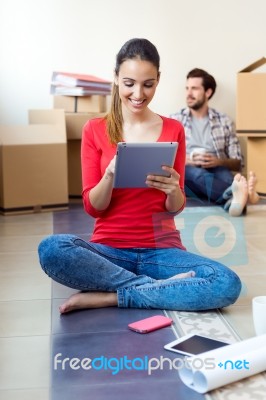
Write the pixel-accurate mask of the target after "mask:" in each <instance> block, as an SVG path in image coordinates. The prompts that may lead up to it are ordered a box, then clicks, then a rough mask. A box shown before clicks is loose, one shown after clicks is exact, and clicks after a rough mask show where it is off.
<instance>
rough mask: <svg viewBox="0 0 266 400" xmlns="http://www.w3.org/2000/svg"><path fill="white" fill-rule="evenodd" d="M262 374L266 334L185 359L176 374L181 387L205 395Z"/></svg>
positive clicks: (265, 365) (264, 364)
mask: <svg viewBox="0 0 266 400" xmlns="http://www.w3.org/2000/svg"><path fill="white" fill-rule="evenodd" d="M265 370H266V334H265V335H260V336H256V337H253V338H250V339H247V340H243V341H241V342H237V343H234V344H230V345H228V346H224V347H220V348H219V349H215V350H211V351H207V352H205V353H201V354H198V355H197V356H193V357H188V358H187V359H186V361H185V363H184V365H183V366H182V368H181V369H179V370H178V373H179V376H180V378H181V380H182V381H183V383H185V385H187V386H188V387H190V388H191V389H194V390H195V391H196V392H198V393H206V392H208V391H210V390H213V389H217V388H218V387H221V386H224V385H228V384H229V383H233V382H236V381H239V380H241V379H244V378H247V377H249V376H252V375H255V374H258V373H260V372H263V371H265Z"/></svg>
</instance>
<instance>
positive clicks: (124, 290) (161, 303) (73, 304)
mask: <svg viewBox="0 0 266 400" xmlns="http://www.w3.org/2000/svg"><path fill="white" fill-rule="evenodd" d="M159 68H160V57H159V54H158V51H157V49H156V47H155V46H154V45H153V44H152V43H151V42H150V41H148V40H147V39H131V40H129V41H128V42H126V43H125V44H124V46H123V47H122V48H121V50H120V51H119V53H118V55H117V59H116V67H115V76H114V85H113V92H112V102H111V110H110V112H109V114H108V115H107V117H106V118H96V119H93V120H89V121H88V122H87V123H86V124H85V126H84V129H83V135H82V149H81V158H82V181H83V192H82V195H83V203H84V208H85V210H86V212H87V213H89V214H90V215H92V216H93V217H95V218H96V222H95V227H94V231H93V234H92V237H91V239H90V241H88V242H86V241H84V240H82V239H80V238H78V237H77V236H74V235H54V236H50V237H48V238H46V239H44V240H43V241H42V243H41V244H40V246H39V254H40V262H41V265H42V268H43V269H44V271H45V272H46V273H47V274H48V275H49V276H51V277H52V278H53V279H54V280H55V281H57V282H59V283H61V284H63V285H66V286H69V287H72V288H75V289H78V290H80V291H81V292H80V293H77V294H75V295H74V296H72V297H70V298H69V299H68V300H67V301H66V302H65V303H64V304H63V305H62V306H61V307H60V312H61V313H66V312H69V311H73V310H76V309H81V308H98V307H108V306H118V307H132V308H156V309H169V310H206V309H211V308H220V307H225V306H228V305H230V304H232V303H233V302H235V301H236V299H237V298H238V296H239V293H240V289H241V282H240V280H239V278H238V276H237V275H236V274H235V273H234V272H233V271H231V270H230V269H228V268H226V267H225V266H224V265H222V264H220V263H218V262H215V261H212V260H210V259H208V258H204V257H199V256H198V255H195V254H192V253H189V252H187V251H186V250H185V248H184V246H183V244H182V241H181V238H180V232H179V231H178V230H177V229H176V226H175V220H174V217H175V216H176V215H177V214H178V213H180V212H181V211H182V210H183V208H184V206H185V195H184V169H185V135H184V128H183V126H182V125H181V123H180V122H178V121H176V120H173V119H170V118H166V117H163V116H160V115H158V114H156V113H154V112H153V111H152V110H151V109H150V108H149V104H150V102H151V100H152V98H153V96H154V94H155V91H156V88H157V85H158V83H159V77H160V71H159ZM118 142H149V143H150V142H151V143H155V142H177V143H178V149H177V153H176V156H175V159H174V163H173V167H169V166H167V165H163V166H162V169H163V170H164V171H165V174H162V173H161V172H160V173H157V172H156V173H154V174H153V175H147V177H146V182H145V184H146V186H145V187H141V188H131V187H126V188H122V189H120V188H115V187H114V174H115V170H116V153H117V144H118ZM125 173H127V171H125ZM131 173H132V171H131Z"/></svg>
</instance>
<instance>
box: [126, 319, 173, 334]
mask: <svg viewBox="0 0 266 400" xmlns="http://www.w3.org/2000/svg"><path fill="white" fill-rule="evenodd" d="M172 322H173V320H172V319H171V318H168V317H165V316H163V315H154V316H153V317H149V318H145V319H141V320H140V321H136V322H132V323H131V324H128V327H129V329H131V330H132V331H135V332H138V333H148V332H152V331H155V330H156V329H161V328H164V327H166V326H169V325H171V324H172Z"/></svg>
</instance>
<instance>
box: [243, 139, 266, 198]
mask: <svg viewBox="0 0 266 400" xmlns="http://www.w3.org/2000/svg"><path fill="white" fill-rule="evenodd" d="M265 154H266V137H251V136H249V137H248V138H247V170H248V171H255V173H256V176H257V178H258V183H257V186H256V190H257V192H258V193H260V194H262V195H264V196H265V195H266V168H265Z"/></svg>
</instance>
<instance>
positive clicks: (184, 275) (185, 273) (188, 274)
mask: <svg viewBox="0 0 266 400" xmlns="http://www.w3.org/2000/svg"><path fill="white" fill-rule="evenodd" d="M195 275H196V273H195V272H194V271H189V272H184V273H183V274H178V275H174V276H171V278H168V279H165V280H166V281H169V280H170V279H184V278H193V277H194V276H195Z"/></svg>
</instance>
